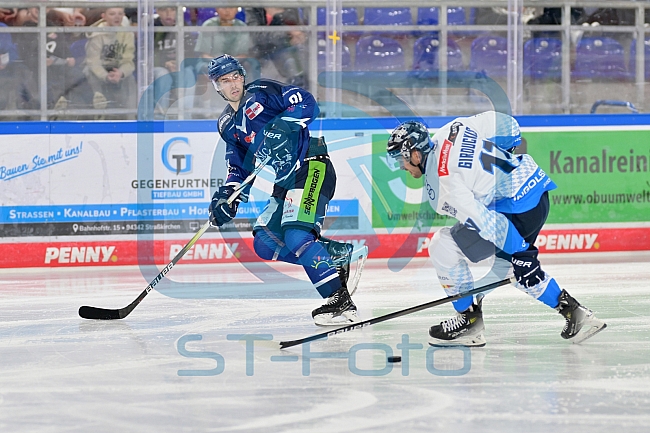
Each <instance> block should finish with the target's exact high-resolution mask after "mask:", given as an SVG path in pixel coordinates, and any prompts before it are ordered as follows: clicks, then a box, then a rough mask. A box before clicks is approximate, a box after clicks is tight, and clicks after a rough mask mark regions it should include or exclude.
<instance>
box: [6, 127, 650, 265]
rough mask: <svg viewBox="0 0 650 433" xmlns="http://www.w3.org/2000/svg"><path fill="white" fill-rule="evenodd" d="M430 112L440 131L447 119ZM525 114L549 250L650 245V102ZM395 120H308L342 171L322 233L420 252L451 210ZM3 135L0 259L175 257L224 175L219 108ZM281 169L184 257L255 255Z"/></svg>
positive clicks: (123, 261)
mask: <svg viewBox="0 0 650 433" xmlns="http://www.w3.org/2000/svg"><path fill="white" fill-rule="evenodd" d="M424 120H425V122H426V123H427V124H428V125H429V126H430V128H431V132H433V131H435V128H437V127H440V126H442V125H444V124H445V123H446V122H448V121H450V120H451V119H450V118H427V119H424ZM518 120H519V121H520V124H521V126H522V131H523V133H524V136H526V137H527V139H528V149H527V151H528V153H530V154H531V155H533V156H534V157H535V159H536V161H538V162H539V164H540V166H541V167H542V168H543V169H545V170H546V171H547V172H548V173H549V175H550V176H551V178H552V179H553V180H554V181H555V182H556V184H558V190H556V191H554V192H553V193H552V195H551V199H552V211H551V215H550V216H549V220H548V223H550V224H549V225H547V230H545V231H543V232H542V234H541V236H540V238H539V239H538V246H539V247H540V250H541V251H542V252H549V253H553V252H590V251H636V250H650V240H649V239H648V238H649V235H648V234H647V232H648V226H649V224H648V223H649V222H650V183H648V181H647V180H646V179H647V178H648V173H650V126H648V125H650V116H648V115H594V116H580V115H578V116H522V117H519V118H518ZM397 123H398V120H397V119H389V118H384V119H382V118H379V119H370V118H368V119H344V120H318V121H316V122H314V123H313V124H312V125H311V131H312V135H322V136H324V137H325V138H326V141H327V143H328V149H329V153H330V156H331V159H332V161H333V163H334V166H335V167H336V170H337V177H338V183H337V186H338V187H337V191H336V194H335V196H334V199H333V200H332V202H331V203H330V207H329V209H328V215H327V217H326V219H325V223H324V228H325V233H326V235H327V236H329V237H332V238H335V239H343V240H351V241H353V242H355V243H356V244H365V245H367V246H368V247H369V249H370V257H374V258H391V257H418V256H425V255H426V245H427V243H428V241H429V239H430V237H431V236H432V235H433V233H434V232H435V231H436V230H437V229H439V228H440V227H441V226H445V225H451V224H453V223H454V222H455V221H454V220H451V219H447V218H444V217H443V218H441V217H440V216H437V215H436V214H435V213H434V212H433V211H432V210H431V209H430V207H429V204H428V201H427V199H426V195H425V194H424V191H423V188H422V183H421V180H420V181H418V180H415V179H408V178H407V177H406V176H405V174H404V173H403V172H399V171H396V170H394V167H390V166H389V165H388V164H387V163H386V159H385V150H384V149H385V138H386V137H387V132H388V131H390V130H391V129H392V128H393V127H394V126H395V125H396V124H397ZM604 125H605V126H604ZM0 135H2V138H3V144H4V146H3V151H2V152H0V184H1V185H2V188H1V189H0V242H1V243H2V246H3V250H4V251H5V252H6V253H5V254H4V255H3V257H2V258H0V268H14V267H15V268H20V267H40V266H84V265H94V266H96V265H102V266H115V265H134V264H143V263H157V264H164V263H167V262H169V261H170V260H171V258H173V256H174V255H175V253H176V252H178V251H179V250H180V249H181V248H182V246H183V245H185V243H186V242H187V241H188V240H189V239H190V238H191V237H192V234H193V233H195V232H196V231H197V230H198V228H199V227H200V226H201V225H203V223H204V222H205V221H206V219H207V217H208V215H207V204H208V202H209V200H210V197H211V196H212V194H213V192H214V191H215V190H216V189H217V188H218V187H219V185H221V184H223V181H224V179H225V177H226V172H225V164H224V163H223V161H224V154H225V146H224V143H223V141H222V140H220V137H219V135H218V133H217V132H216V123H215V122H213V121H186V122H150V123H137V122H94V123H84V122H29V123H28V122H18V123H10V122H7V123H3V124H0ZM272 182H273V173H272V171H271V170H265V171H262V172H261V173H260V175H259V176H258V179H257V180H256V182H255V185H254V187H253V189H252V191H251V200H250V202H249V203H246V204H242V205H241V206H240V208H239V212H238V215H237V218H236V219H235V220H234V221H233V222H232V223H231V224H229V225H227V226H226V227H224V228H223V229H222V230H221V235H219V234H216V233H210V234H208V235H206V239H202V240H200V241H199V242H198V243H197V245H196V247H195V249H193V250H191V251H190V252H188V254H187V255H186V257H185V258H184V259H183V261H182V262H193V263H215V262H233V261H257V260H258V259H257V257H256V256H255V254H254V253H253V251H252V248H251V246H252V238H251V235H250V232H251V228H252V226H253V224H254V222H255V218H256V216H257V215H259V213H260V212H261V211H262V210H263V207H264V204H265V202H266V200H267V199H268V196H269V194H270V192H271V189H272ZM418 182H419V183H418ZM556 225H557V226H556ZM215 237H216V238H215Z"/></svg>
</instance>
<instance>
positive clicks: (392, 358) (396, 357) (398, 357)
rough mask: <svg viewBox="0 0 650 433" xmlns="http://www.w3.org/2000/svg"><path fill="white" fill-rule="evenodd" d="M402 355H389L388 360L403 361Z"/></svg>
mask: <svg viewBox="0 0 650 433" xmlns="http://www.w3.org/2000/svg"><path fill="white" fill-rule="evenodd" d="M401 361H402V357H401V356H389V357H388V362H401Z"/></svg>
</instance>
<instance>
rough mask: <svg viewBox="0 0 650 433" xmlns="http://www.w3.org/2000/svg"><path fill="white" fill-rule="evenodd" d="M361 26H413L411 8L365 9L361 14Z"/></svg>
mask: <svg viewBox="0 0 650 433" xmlns="http://www.w3.org/2000/svg"><path fill="white" fill-rule="evenodd" d="M363 24H364V25H367V26H378V25H393V26H410V25H412V24H413V20H412V19H411V8H366V9H365V11H364V13H363Z"/></svg>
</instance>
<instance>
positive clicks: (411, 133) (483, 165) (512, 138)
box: [387, 111, 606, 347]
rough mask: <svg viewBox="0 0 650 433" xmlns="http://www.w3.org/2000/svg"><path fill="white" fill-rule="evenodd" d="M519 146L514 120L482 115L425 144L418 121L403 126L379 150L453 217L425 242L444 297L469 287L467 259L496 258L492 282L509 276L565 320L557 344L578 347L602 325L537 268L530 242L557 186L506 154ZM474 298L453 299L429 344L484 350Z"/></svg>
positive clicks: (528, 161)
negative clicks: (447, 316) (421, 182)
mask: <svg viewBox="0 0 650 433" xmlns="http://www.w3.org/2000/svg"><path fill="white" fill-rule="evenodd" d="M520 143H521V135H520V131H519V124H518V123H517V121H516V120H515V119H514V118H512V117H511V116H508V115H505V114H502V113H496V112H494V111H488V112H485V113H481V114H478V115H476V116H472V117H463V118H457V119H455V120H453V121H452V122H449V123H448V124H446V125H445V126H443V127H442V128H440V129H439V130H438V131H437V132H436V133H435V135H434V136H433V137H432V138H430V135H429V132H428V130H427V128H426V127H425V126H424V125H423V124H422V123H420V122H416V121H408V122H405V123H403V124H401V125H400V126H398V127H397V128H395V130H393V132H392V134H391V136H390V138H389V140H388V146H387V150H388V155H389V157H391V158H393V159H395V160H396V161H397V162H398V163H399V164H400V168H402V169H403V170H406V171H408V172H409V173H410V174H411V175H412V176H413V177H415V178H420V177H422V176H423V175H424V176H425V188H426V191H427V194H428V197H429V203H430V205H431V207H432V208H433V209H434V210H435V211H436V212H437V213H439V214H442V215H448V216H451V217H454V218H456V219H457V220H458V223H457V224H456V225H454V226H453V227H444V228H442V229H440V230H439V231H438V232H436V234H435V235H434V236H433V239H432V241H431V243H430V246H429V256H430V257H431V260H432V262H433V264H434V266H435V269H436V272H437V274H438V279H439V281H440V283H441V284H442V286H443V288H444V290H445V292H446V293H447V294H448V295H450V296H451V295H456V294H459V293H463V292H466V291H468V290H472V289H473V288H474V279H473V277H472V274H471V272H470V268H469V263H468V262H470V261H471V262H474V263H477V262H479V261H481V260H484V259H486V258H488V257H491V256H495V257H494V260H495V262H494V266H493V268H492V273H491V275H492V276H493V278H494V279H495V280H496V279H501V278H505V277H506V274H507V273H508V272H511V271H513V272H514V276H515V277H516V279H517V288H519V289H520V290H522V291H524V292H525V293H527V294H529V295H530V296H532V297H533V298H535V299H537V300H539V301H541V302H542V303H544V304H546V305H548V306H549V307H551V308H554V309H556V310H557V311H558V312H559V313H560V314H561V315H562V316H563V317H564V318H565V326H564V329H563V330H562V332H561V334H560V335H561V336H562V338H565V339H571V340H572V341H574V342H581V341H584V340H585V339H587V338H589V337H591V336H593V335H594V334H595V333H596V332H598V331H600V330H602V329H604V328H605V326H606V325H605V323H604V322H602V321H601V320H598V319H597V318H596V317H595V316H594V314H593V312H592V311H591V310H589V309H587V308H585V307H583V306H581V305H580V303H578V301H576V300H575V299H574V298H573V297H571V296H570V295H569V294H568V293H567V292H566V290H562V289H561V288H560V287H559V285H558V283H557V282H556V281H555V279H554V278H553V277H551V276H550V275H549V274H548V273H546V272H544V271H543V270H542V267H541V265H540V262H539V260H538V259H537V254H538V250H537V248H535V246H534V243H535V239H536V238H537V235H538V234H539V232H540V230H541V228H542V226H543V225H544V222H545V221H546V218H547V216H548V211H549V199H548V191H550V190H552V189H555V188H556V185H555V184H554V183H553V181H552V180H551V179H550V178H549V177H548V176H547V175H546V173H545V172H544V171H543V170H542V169H541V168H540V167H539V166H538V165H537V164H536V163H535V161H534V160H533V158H532V157H531V156H530V155H526V154H521V155H515V154H513V151H514V149H515V148H516V147H517V146H518V145H519V144H520ZM499 274H500V275H499ZM490 282H494V281H485V283H490ZM482 298H483V297H482V296H480V295H479V296H477V299H476V300H474V299H473V298H472V297H471V296H468V297H465V298H461V299H459V300H458V301H455V302H454V303H453V305H454V308H455V310H456V311H457V314H456V316H455V317H452V318H450V319H448V320H445V321H443V322H442V323H440V324H439V325H435V326H432V327H431V328H430V330H429V335H430V337H431V339H430V344H431V345H434V346H451V345H463V346H477V347H480V346H484V345H485V338H484V336H483V330H484V325H483V313H482V306H481V303H482Z"/></svg>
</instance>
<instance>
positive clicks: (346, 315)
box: [314, 310, 361, 326]
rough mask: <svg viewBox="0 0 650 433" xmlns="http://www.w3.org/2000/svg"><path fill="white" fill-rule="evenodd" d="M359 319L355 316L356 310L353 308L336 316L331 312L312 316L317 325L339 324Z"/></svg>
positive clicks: (355, 321) (358, 320)
mask: <svg viewBox="0 0 650 433" xmlns="http://www.w3.org/2000/svg"><path fill="white" fill-rule="evenodd" d="M360 321H361V319H360V318H359V316H357V312H356V311H354V310H352V311H344V312H343V313H341V314H340V315H338V316H334V315H333V314H332V313H327V314H318V315H317V316H315V317H314V323H315V324H316V325H318V326H341V325H348V324H350V323H357V322H360Z"/></svg>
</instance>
